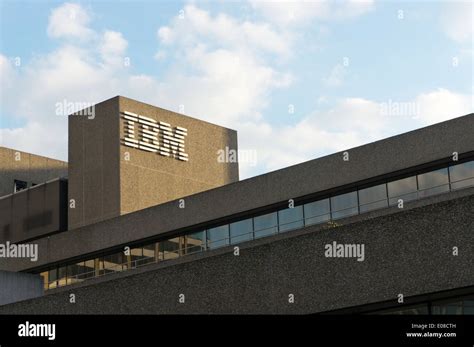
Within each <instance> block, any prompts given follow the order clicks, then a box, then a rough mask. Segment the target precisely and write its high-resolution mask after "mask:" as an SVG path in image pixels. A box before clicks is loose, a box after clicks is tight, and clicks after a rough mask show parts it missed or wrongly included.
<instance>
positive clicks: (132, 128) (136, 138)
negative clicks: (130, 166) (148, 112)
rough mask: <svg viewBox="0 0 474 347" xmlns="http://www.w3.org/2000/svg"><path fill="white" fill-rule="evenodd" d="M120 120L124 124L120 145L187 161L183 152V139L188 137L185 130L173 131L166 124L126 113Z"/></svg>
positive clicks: (186, 155)
mask: <svg viewBox="0 0 474 347" xmlns="http://www.w3.org/2000/svg"><path fill="white" fill-rule="evenodd" d="M122 118H123V119H124V124H125V125H124V126H125V129H124V130H125V138H123V139H122V143H123V144H124V145H125V146H129V147H133V148H138V149H141V150H144V151H148V152H153V153H158V154H160V155H163V156H166V157H173V158H175V159H178V160H182V161H188V160H189V158H188V154H187V153H185V152H184V138H185V136H187V135H188V130H187V129H186V128H182V127H175V129H174V131H173V129H172V128H171V125H170V124H168V123H165V122H157V121H155V120H154V119H151V118H148V117H145V116H141V115H138V114H136V113H132V112H127V111H125V112H123V113H122Z"/></svg>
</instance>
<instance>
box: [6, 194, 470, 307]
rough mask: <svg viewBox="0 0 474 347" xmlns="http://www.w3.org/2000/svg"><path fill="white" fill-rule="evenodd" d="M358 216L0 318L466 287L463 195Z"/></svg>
mask: <svg viewBox="0 0 474 347" xmlns="http://www.w3.org/2000/svg"><path fill="white" fill-rule="evenodd" d="M432 201H436V198H433V200H432ZM395 210H397V209H395ZM360 217H361V216H358V217H353V218H352V220H353V221H354V222H352V223H349V224H347V225H343V226H339V227H335V228H330V229H327V228H326V229H324V228H322V227H321V226H311V227H307V228H304V229H301V230H299V231H293V232H289V233H287V234H280V235H277V236H274V237H269V238H264V239H260V240H258V241H251V242H248V243H245V244H241V245H240V246H241V250H240V255H239V256H234V255H233V249H232V248H231V247H226V248H222V249H219V250H216V251H212V252H206V253H202V254H198V255H193V256H187V257H183V258H180V259H177V260H173V261H169V262H168V263H162V264H157V265H150V266H148V267H143V268H139V269H136V270H131V271H128V272H123V273H120V274H118V275H111V277H108V278H107V276H106V277H102V278H99V279H96V280H91V281H97V282H95V283H93V282H89V283H88V282H84V283H82V284H80V285H73V286H70V287H65V288H62V289H57V290H53V291H50V292H49V293H50V294H47V295H46V296H44V297H42V298H39V299H35V300H30V301H26V302H21V303H17V304H13V305H8V306H4V307H2V308H0V313H3V314H7V313H15V314H16V313H22V314H32V313H35V314H42V313H66V314H77V313H93V314H107V313H110V314H112V313H122V314H130V313H164V314H166V313H168V314H170V313H315V312H322V311H328V310H334V309H339V308H343V307H350V306H355V305H362V304H368V303H374V302H380V301H386V300H392V301H393V302H394V303H396V302H397V295H398V294H403V295H404V296H405V297H410V296H415V295H419V294H424V293H430V292H438V291H442V290H449V289H453V288H459V287H466V286H472V285H474V271H473V269H474V258H473V257H472V254H474V242H473V240H474V236H473V231H474V229H473V228H474V225H473V221H474V195H472V193H471V195H468V196H463V197H458V198H453V199H452V200H447V201H442V202H435V203H432V204H429V205H426V206H423V207H417V208H414V209H411V210H403V211H399V210H398V211H397V212H395V213H391V214H388V215H384V216H379V217H375V218H371V217H370V214H369V216H365V217H364V218H365V219H364V220H360V219H359V218H360ZM355 220H357V221H355ZM333 241H336V242H337V243H344V244H347V243H349V244H354V243H359V244H364V245H365V260H364V261H362V262H358V261H356V259H355V258H326V257H325V255H324V251H325V245H326V244H328V243H332V242H333ZM453 247H458V248H459V255H457V256H454V255H453ZM112 276H113V277H112ZM70 293H74V294H75V295H76V304H74V305H72V304H67V302H68V297H69V294H70ZM179 294H185V304H180V303H178V295H179ZM289 294H294V297H295V303H294V304H289V303H288V295H289Z"/></svg>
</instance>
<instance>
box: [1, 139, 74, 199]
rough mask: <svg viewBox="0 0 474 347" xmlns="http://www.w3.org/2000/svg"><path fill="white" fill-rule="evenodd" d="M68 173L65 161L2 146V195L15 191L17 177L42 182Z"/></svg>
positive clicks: (27, 180)
mask: <svg viewBox="0 0 474 347" xmlns="http://www.w3.org/2000/svg"><path fill="white" fill-rule="evenodd" d="M16 159H19V160H16ZM67 174H68V167H67V163H66V162H64V161H61V160H56V159H51V158H47V157H43V156H40V155H36V154H31V153H26V152H22V151H18V150H16V149H11V148H6V147H0V197H2V196H4V195H8V194H12V193H13V182H14V180H15V179H17V180H21V181H26V182H28V183H29V184H31V183H36V184H40V183H44V182H46V181H50V180H53V179H55V178H59V177H66V176H67Z"/></svg>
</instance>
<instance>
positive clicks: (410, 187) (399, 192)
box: [387, 176, 418, 205]
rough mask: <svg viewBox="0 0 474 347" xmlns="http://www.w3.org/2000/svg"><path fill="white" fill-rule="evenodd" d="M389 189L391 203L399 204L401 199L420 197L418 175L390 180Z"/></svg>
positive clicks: (407, 199)
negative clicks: (417, 182)
mask: <svg viewBox="0 0 474 347" xmlns="http://www.w3.org/2000/svg"><path fill="white" fill-rule="evenodd" d="M387 189H388V202H389V204H390V205H397V204H398V200H399V199H402V200H403V201H411V200H415V199H416V198H417V197H418V193H417V189H418V187H417V184H416V176H412V177H407V178H402V179H401V180H396V181H392V182H388V183H387Z"/></svg>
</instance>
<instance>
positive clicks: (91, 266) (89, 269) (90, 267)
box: [80, 259, 99, 278]
mask: <svg viewBox="0 0 474 347" xmlns="http://www.w3.org/2000/svg"><path fill="white" fill-rule="evenodd" d="M96 263H97V266H98V265H99V262H98V261H96V260H94V259H90V260H86V261H85V262H84V272H83V273H82V275H81V276H80V278H90V277H94V276H95V275H96V272H97V270H98V269H96V268H95V265H96Z"/></svg>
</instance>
